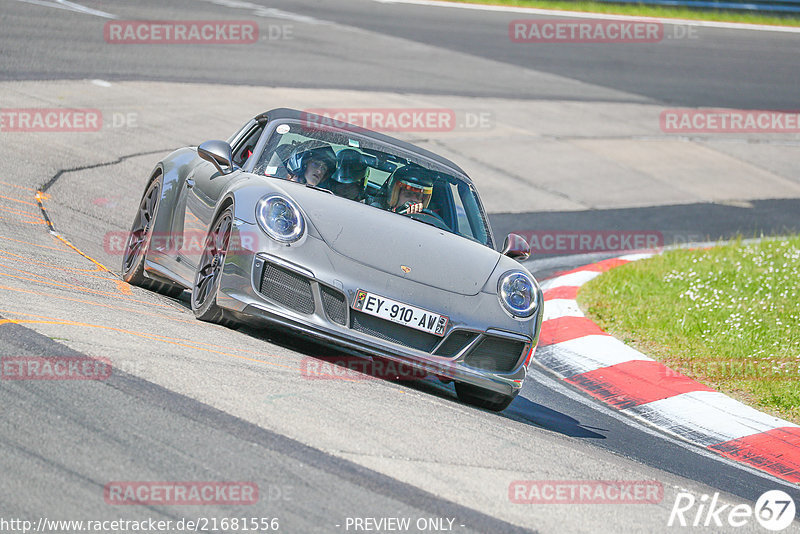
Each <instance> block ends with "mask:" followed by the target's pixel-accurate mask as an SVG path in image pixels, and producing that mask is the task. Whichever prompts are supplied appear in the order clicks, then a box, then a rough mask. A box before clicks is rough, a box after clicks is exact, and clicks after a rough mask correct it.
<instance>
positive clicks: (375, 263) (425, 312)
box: [122, 109, 542, 411]
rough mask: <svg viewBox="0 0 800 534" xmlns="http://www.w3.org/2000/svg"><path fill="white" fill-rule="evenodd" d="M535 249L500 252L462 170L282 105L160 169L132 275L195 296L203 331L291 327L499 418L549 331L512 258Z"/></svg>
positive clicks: (522, 246) (128, 268) (131, 254)
mask: <svg viewBox="0 0 800 534" xmlns="http://www.w3.org/2000/svg"><path fill="white" fill-rule="evenodd" d="M323 124H324V125H323ZM528 253H529V249H528V245H527V243H525V240H524V239H522V238H521V237H519V236H517V235H515V234H510V235H509V236H508V237H507V238H506V240H505V242H504V245H503V247H502V250H501V251H500V252H498V251H497V250H496V248H495V241H494V238H493V236H492V232H491V229H490V227H489V223H488V221H487V218H486V214H485V213H484V210H483V207H482V205H481V201H480V198H479V197H478V194H477V192H476V190H475V187H474V185H473V183H472V181H471V180H470V178H468V177H467V175H466V174H465V173H464V171H462V170H461V169H460V168H459V167H458V166H457V165H455V164H454V163H452V162H450V161H448V160H446V159H444V158H442V157H440V156H437V155H435V154H433V153H431V152H428V151H427V150H423V149H421V148H418V147H415V146H413V145H411V144H409V143H405V142H403V141H399V140H397V139H393V138H391V137H388V136H386V135H382V134H379V133H375V132H371V131H368V130H365V129H363V128H359V127H357V126H353V125H349V124H331V123H324V122H323V121H322V120H320V118H319V117H316V116H310V115H308V114H306V113H304V112H301V111H296V110H290V109H275V110H272V111H268V112H266V113H263V114H261V115H259V116H257V117H256V118H254V119H253V120H251V121H249V122H248V123H247V124H245V125H244V126H243V127H242V128H241V129H240V130H239V131H238V132H236V133H235V134H234V135H233V136H232V137H230V138H229V139H228V140H227V141H207V142H205V143H203V144H201V145H200V146H198V147H189V148H183V149H180V150H177V151H175V152H173V153H172V154H170V155H169V156H167V157H166V158H164V159H163V160H162V161H161V162H159V163H158V165H156V167H155V169H154V170H153V172H152V174H151V176H150V178H149V180H148V183H147V186H146V188H145V192H144V195H143V197H142V200H141V203H140V206H139V210H138V212H137V215H136V217H135V220H134V223H133V226H132V228H131V232H130V235H129V237H128V240H127V244H126V247H125V252H124V256H123V265H122V272H123V277H124V278H125V280H126V281H128V282H129V283H131V284H135V285H138V286H141V287H145V288H148V289H152V290H154V291H158V292H161V293H164V294H167V295H172V296H177V295H178V294H180V293H181V292H182V291H183V290H184V289H189V290H190V291H191V305H192V310H193V311H194V314H195V315H196V316H197V318H198V319H200V320H203V321H213V322H216V323H220V324H224V325H231V326H234V325H236V324H238V323H241V322H248V323H250V324H253V323H258V322H261V323H262V324H264V323H266V324H269V325H271V326H273V327H278V328H284V329H288V330H289V331H290V332H293V333H296V334H300V335H304V336H311V337H313V338H315V339H316V340H318V341H322V342H324V343H327V344H331V345H335V346H336V347H337V348H339V349H342V350H343V351H344V352H347V353H351V354H356V355H364V356H366V357H372V358H376V359H381V360H383V361H388V362H395V363H396V364H402V365H405V366H408V367H409V368H411V369H413V370H414V371H415V372H417V373H421V374H422V375H425V374H430V375H433V376H436V377H438V378H440V379H441V380H443V381H445V382H449V381H454V382H455V389H456V392H457V394H458V397H459V398H460V399H461V400H462V401H464V402H467V403H470V404H473V405H477V406H480V407H482V408H486V409H490V410H496V411H499V410H503V409H504V408H506V407H507V406H508V404H509V403H510V402H511V401H512V400H513V399H514V397H515V396H516V394H517V393H518V392H519V390H520V388H521V387H522V382H523V380H524V379H525V376H526V372H527V367H528V364H529V363H530V361H531V358H532V357H533V351H534V349H535V348H536V343H537V340H538V336H539V330H540V328H541V321H542V293H541V289H540V288H539V285H538V283H537V282H536V280H535V279H534V277H533V276H532V275H531V273H530V272H528V271H527V270H526V269H525V267H523V266H522V265H521V264H520V263H519V262H518V261H517V260H522V259H525V258H526V257H527V255H528Z"/></svg>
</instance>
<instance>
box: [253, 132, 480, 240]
mask: <svg viewBox="0 0 800 534" xmlns="http://www.w3.org/2000/svg"><path fill="white" fill-rule="evenodd" d="M253 172H254V173H256V174H260V175H262V176H269V177H273V178H279V179H283V180H292V181H296V182H301V183H306V184H307V185H313V186H315V187H320V188H322V189H327V190H329V191H331V192H333V193H334V194H336V195H339V196H343V197H346V198H349V199H351V200H354V201H357V202H363V203H365V204H368V205H371V206H374V207H376V208H378V209H384V210H387V211H393V212H395V213H397V216H399V217H402V216H410V217H412V218H414V219H416V220H419V221H421V222H424V223H427V224H431V225H433V226H436V227H438V228H441V229H443V230H446V231H448V232H451V233H454V234H456V235H459V236H462V237H465V238H467V239H470V240H473V241H477V242H478V243H481V244H483V245H486V246H488V247H492V246H493V244H492V242H491V237H490V233H489V229H488V224H487V222H486V216H485V213H484V212H483V208H482V207H481V203H480V200H479V197H478V194H477V192H476V191H475V189H474V187H473V186H472V184H471V183H469V182H468V181H467V180H465V179H464V178H461V177H460V176H459V175H457V174H455V173H454V172H453V170H451V169H449V168H447V167H444V166H441V165H439V164H437V163H435V162H433V161H431V160H429V159H428V158H426V157H425V156H424V155H421V154H417V153H414V152H410V151H407V150H403V149H402V148H400V147H397V146H394V145H390V144H387V143H385V142H383V141H379V140H376V139H374V138H371V137H369V136H368V135H366V134H363V135H362V134H361V133H360V132H359V133H356V132H351V131H344V130H338V129H333V128H322V129H319V128H311V127H309V126H308V125H307V124H305V123H302V122H293V121H288V120H287V121H280V123H279V124H277V125H276V126H275V127H274V129H273V131H272V134H271V135H270V137H269V140H268V141H267V144H266V146H265V148H264V151H263V152H262V153H261V156H260V157H259V159H258V162H257V163H256V164H255V167H254V169H253ZM343 183H344V184H346V185H347V186H349V189H345V188H343V187H342V185H343ZM354 190H355V191H357V193H354ZM408 199H411V200H408ZM417 202H418V203H419V204H421V205H422V206H421V207H422V213H413V214H410V215H406V214H405V212H406V211H408V207H407V206H408V204H410V203H417ZM404 206H405V207H404ZM418 209H419V208H418Z"/></svg>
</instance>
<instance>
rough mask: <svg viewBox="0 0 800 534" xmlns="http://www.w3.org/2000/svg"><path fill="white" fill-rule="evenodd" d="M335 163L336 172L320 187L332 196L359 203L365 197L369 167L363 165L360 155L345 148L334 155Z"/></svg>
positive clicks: (356, 151)
mask: <svg viewBox="0 0 800 534" xmlns="http://www.w3.org/2000/svg"><path fill="white" fill-rule="evenodd" d="M336 161H337V166H336V171H335V172H334V173H333V174H332V175H331V177H330V178H329V179H328V180H326V181H325V182H324V183H322V184H320V187H322V188H323V189H327V190H329V191H331V192H332V193H333V194H334V195H337V196H340V197H344V198H349V199H350V200H355V201H356V202H361V201H362V200H364V198H365V196H366V191H367V178H368V177H369V167H368V166H367V164H366V163H364V160H363V158H362V157H361V153H360V152H359V151H358V150H353V149H352V148H345V149H344V150H340V151H339V153H338V154H337V155H336Z"/></svg>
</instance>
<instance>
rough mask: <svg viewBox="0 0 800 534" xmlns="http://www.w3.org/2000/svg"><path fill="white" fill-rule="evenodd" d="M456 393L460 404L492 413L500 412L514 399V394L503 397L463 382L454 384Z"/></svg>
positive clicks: (500, 394)
mask: <svg viewBox="0 0 800 534" xmlns="http://www.w3.org/2000/svg"><path fill="white" fill-rule="evenodd" d="M456 393H457V394H458V398H459V400H460V401H461V402H464V403H467V404H471V405H472V406H475V407H478V408H483V409H484V410H490V411H492V412H502V411H503V410H505V409H506V408H508V405H509V404H511V401H513V400H514V398H515V397H516V394H515V395H503V394H502V393H495V392H494V391H489V390H488V389H483V388H480V387H478V386H473V385H472V384H465V383H464V382H456Z"/></svg>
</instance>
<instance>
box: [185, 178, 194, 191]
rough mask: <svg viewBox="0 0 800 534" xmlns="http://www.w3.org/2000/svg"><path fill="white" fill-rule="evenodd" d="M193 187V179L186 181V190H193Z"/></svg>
mask: <svg viewBox="0 0 800 534" xmlns="http://www.w3.org/2000/svg"><path fill="white" fill-rule="evenodd" d="M193 187H194V180H193V179H191V178H189V179H188V180H186V188H187V189H191V188H193Z"/></svg>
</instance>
